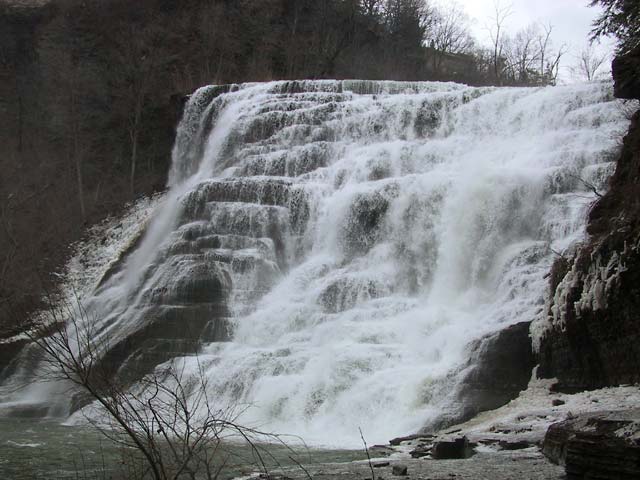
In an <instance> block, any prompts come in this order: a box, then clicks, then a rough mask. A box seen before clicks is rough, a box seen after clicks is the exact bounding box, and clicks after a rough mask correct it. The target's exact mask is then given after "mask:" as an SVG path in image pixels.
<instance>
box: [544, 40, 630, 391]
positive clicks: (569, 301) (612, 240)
mask: <svg viewBox="0 0 640 480" xmlns="http://www.w3.org/2000/svg"><path fill="white" fill-rule="evenodd" d="M639 60H640V57H639V56H638V54H637V52H636V53H633V54H631V55H628V56H626V57H623V58H618V59H616V61H615V62H614V68H613V71H614V79H615V81H616V95H617V96H618V97H620V98H640V90H639V89H638V88H637V85H636V84H637V80H636V79H637V78H638V72H640V68H639V66H640V61H639ZM587 231H588V233H589V234H590V238H589V240H588V242H587V243H586V244H584V245H583V246H582V247H581V248H580V249H579V250H578V251H577V253H576V254H575V255H574V257H573V258H571V259H565V258H561V259H558V260H557V261H556V263H555V265H554V269H553V271H552V275H551V288H552V294H553V298H552V300H551V302H550V303H551V304H550V306H549V310H548V316H549V322H550V323H549V325H548V328H547V330H546V332H545V334H544V335H543V338H542V339H541V342H540V351H539V360H540V368H539V370H538V374H539V375H540V376H542V377H546V378H549V377H556V378H558V380H559V384H558V387H559V389H560V390H563V391H577V390H583V389H591V388H599V387H603V386H613V385H619V384H625V383H635V382H639V381H640V368H638V366H639V365H640V328H639V327H640V323H639V322H640V112H636V113H635V115H634V116H633V118H632V123H631V126H630V128H629V131H628V133H627V135H626V137H625V138H624V141H623V146H622V151H621V153H620V157H619V159H618V161H617V166H616V171H615V174H614V175H613V177H612V178H611V181H610V189H609V191H608V192H607V193H606V194H605V195H604V196H602V197H601V198H600V199H599V201H598V202H597V203H596V204H595V205H594V207H593V208H592V210H591V212H590V214H589V225H588V228H587Z"/></svg>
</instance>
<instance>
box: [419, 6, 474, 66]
mask: <svg viewBox="0 0 640 480" xmlns="http://www.w3.org/2000/svg"><path fill="white" fill-rule="evenodd" d="M433 18H434V19H433V22H432V24H431V28H430V31H429V32H428V34H429V40H430V43H431V44H432V46H433V47H434V48H435V50H436V55H435V65H434V67H435V70H436V72H439V71H440V67H441V62H442V58H443V56H444V55H446V54H452V55H458V54H462V53H469V52H470V51H471V49H472V48H473V45H474V41H473V37H472V36H471V33H470V32H469V26H468V23H469V17H468V15H467V14H466V13H465V12H464V10H463V8H462V7H461V6H460V4H459V3H456V2H453V3H447V4H446V7H441V8H436V9H435V10H434V12H433Z"/></svg>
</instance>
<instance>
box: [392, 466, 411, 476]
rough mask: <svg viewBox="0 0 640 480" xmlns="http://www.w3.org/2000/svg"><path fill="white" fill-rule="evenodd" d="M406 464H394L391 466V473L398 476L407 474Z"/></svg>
mask: <svg viewBox="0 0 640 480" xmlns="http://www.w3.org/2000/svg"><path fill="white" fill-rule="evenodd" d="M407 470H408V468H407V466H406V465H394V466H393V467H391V473H392V474H393V475H396V476H398V477H405V476H406V475H407Z"/></svg>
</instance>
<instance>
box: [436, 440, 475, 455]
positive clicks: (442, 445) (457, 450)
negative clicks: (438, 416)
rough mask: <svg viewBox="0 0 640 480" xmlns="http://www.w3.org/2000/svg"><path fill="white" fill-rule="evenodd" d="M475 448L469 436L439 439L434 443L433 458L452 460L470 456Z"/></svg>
mask: <svg viewBox="0 0 640 480" xmlns="http://www.w3.org/2000/svg"><path fill="white" fill-rule="evenodd" d="M472 455H473V450H472V449H471V447H470V445H469V441H468V440H467V437H458V438H454V439H451V440H439V441H437V442H435V443H434V444H433V448H432V449H431V458H434V459H436V460H450V459H463V458H469V457H471V456H472Z"/></svg>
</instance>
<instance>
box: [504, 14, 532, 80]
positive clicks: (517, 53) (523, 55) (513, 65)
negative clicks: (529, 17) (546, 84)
mask: <svg viewBox="0 0 640 480" xmlns="http://www.w3.org/2000/svg"><path fill="white" fill-rule="evenodd" d="M537 36H538V27H537V25H535V24H531V25H529V26H527V27H525V28H523V29H522V30H520V31H518V32H517V33H516V34H515V36H514V37H513V38H509V39H507V40H506V41H505V43H506V57H507V69H508V70H509V71H510V76H511V77H512V79H513V80H514V81H515V82H518V83H525V84H526V83H529V82H530V77H531V76H532V75H535V74H536V72H535V70H534V69H535V68H536V66H537V62H538V60H539V55H540V53H539V50H538V48H537V45H536V39H537Z"/></svg>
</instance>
